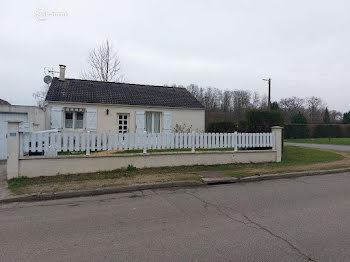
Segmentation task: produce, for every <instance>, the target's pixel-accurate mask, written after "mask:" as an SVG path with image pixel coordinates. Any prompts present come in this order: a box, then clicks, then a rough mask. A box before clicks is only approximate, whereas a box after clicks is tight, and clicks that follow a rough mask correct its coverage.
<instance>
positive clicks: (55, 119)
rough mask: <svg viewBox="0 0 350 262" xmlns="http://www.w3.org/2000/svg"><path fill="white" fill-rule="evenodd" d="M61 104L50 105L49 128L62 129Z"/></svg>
mask: <svg viewBox="0 0 350 262" xmlns="http://www.w3.org/2000/svg"><path fill="white" fill-rule="evenodd" d="M62 115H63V112H62V106H53V107H51V112H50V128H51V129H62Z"/></svg>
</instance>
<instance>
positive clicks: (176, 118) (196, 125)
mask: <svg viewBox="0 0 350 262" xmlns="http://www.w3.org/2000/svg"><path fill="white" fill-rule="evenodd" d="M52 106H62V107H71V108H85V109H87V108H96V109H97V132H101V133H103V132H107V133H108V132H117V114H118V113H126V114H129V115H130V118H129V119H130V123H129V132H131V133H134V132H135V112H136V111H152V112H161V113H163V112H165V111H169V112H172V126H173V128H174V127H175V126H176V124H179V125H183V124H185V125H186V126H187V127H190V126H192V131H196V132H204V129H205V110H204V109H185V108H164V107H142V106H126V105H100V104H77V103H52V102H50V103H49V105H48V108H47V110H46V129H50V108H51V107H52ZM107 109H108V110H109V114H108V115H107V114H106V110H107ZM85 120H86V118H85ZM63 121H64V118H63ZM84 126H85V125H84ZM162 127H163V123H162V117H161V130H162ZM70 131H71V130H70ZM85 131H86V130H85V129H83V130H80V132H85Z"/></svg>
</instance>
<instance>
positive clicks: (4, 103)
mask: <svg viewBox="0 0 350 262" xmlns="http://www.w3.org/2000/svg"><path fill="white" fill-rule="evenodd" d="M0 105H8V106H9V105H11V104H10V103H9V102H7V101H6V100H2V99H0Z"/></svg>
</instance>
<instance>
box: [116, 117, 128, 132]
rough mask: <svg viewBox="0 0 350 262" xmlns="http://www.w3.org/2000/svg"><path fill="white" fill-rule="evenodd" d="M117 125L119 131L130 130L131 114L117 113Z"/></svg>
mask: <svg viewBox="0 0 350 262" xmlns="http://www.w3.org/2000/svg"><path fill="white" fill-rule="evenodd" d="M117 127H118V133H128V132H129V114H118V115H117Z"/></svg>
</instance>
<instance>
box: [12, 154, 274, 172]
mask: <svg viewBox="0 0 350 262" xmlns="http://www.w3.org/2000/svg"><path fill="white" fill-rule="evenodd" d="M277 157H278V156H277V151H276V150H242V151H236V152H233V151H207V152H169V153H147V154H143V153H137V154H120V155H97V156H94V155H90V156H85V155H78V156H58V157H36V156H31V157H23V158H20V159H19V168H18V173H19V176H26V177H38V176H55V175H67V174H79V173H89V172H98V171H110V170H115V169H120V168H127V167H128V165H132V166H134V167H137V168H149V167H167V166H192V165H217V164H232V163H261V162H276V161H277Z"/></svg>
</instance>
